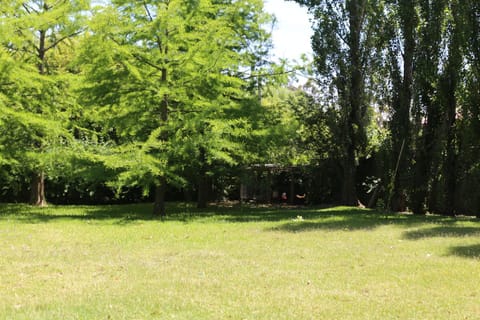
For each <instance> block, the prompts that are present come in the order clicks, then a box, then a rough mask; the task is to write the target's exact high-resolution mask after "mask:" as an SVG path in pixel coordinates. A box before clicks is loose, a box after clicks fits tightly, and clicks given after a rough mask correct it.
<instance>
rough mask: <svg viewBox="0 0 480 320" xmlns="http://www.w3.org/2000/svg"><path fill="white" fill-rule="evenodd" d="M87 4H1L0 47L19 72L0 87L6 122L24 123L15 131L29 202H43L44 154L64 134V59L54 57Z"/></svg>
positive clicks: (78, 27) (44, 0)
mask: <svg viewBox="0 0 480 320" xmlns="http://www.w3.org/2000/svg"><path fill="white" fill-rule="evenodd" d="M87 7H88V3H87V1H86V0H77V1H48V0H31V1H17V0H11V1H2V3H1V4H0V14H1V15H2V20H3V21H2V22H3V23H2V29H1V33H2V36H3V37H2V39H1V40H2V41H1V46H2V51H3V52H4V54H7V55H8V56H9V57H10V59H13V61H14V62H15V66H16V68H17V69H16V71H17V72H18V75H19V76H20V77H21V78H20V77H19V78H17V79H15V80H14V81H13V82H10V83H9V84H10V85H9V86H5V87H4V88H3V90H5V91H9V97H10V98H9V102H8V103H6V107H8V108H9V109H8V110H9V115H10V119H9V122H10V124H11V125H13V124H14V123H17V124H18V125H19V126H20V127H21V128H23V129H27V128H28V129H27V130H25V132H23V133H21V134H20V137H19V140H20V141H22V144H21V145H19V146H18V147H19V149H20V150H22V151H23V152H18V151H17V152H16V153H17V155H21V156H22V162H23V165H24V166H25V167H26V168H28V169H29V171H30V173H29V174H30V175H31V183H30V191H31V196H30V203H31V204H34V205H39V206H42V205H46V197H45V171H46V169H47V168H46V160H45V159H44V158H45V157H47V158H48V157H49V156H50V155H51V152H50V151H51V150H52V148H53V147H54V145H57V147H58V146H60V145H61V144H62V143H64V141H65V138H66V136H67V135H68V132H67V130H63V129H60V126H59V123H61V122H60V121H65V119H61V116H66V114H67V113H68V111H67V109H68V105H69V104H70V103H71V101H68V100H69V99H70V95H69V94H66V93H65V92H64V91H65V90H67V89H68V86H69V85H68V81H67V80H66V79H65V78H64V77H62V74H61V72H62V71H64V70H60V69H59V65H64V64H65V62H60V61H59V60H58V59H59V52H60V51H61V48H64V49H65V48H66V47H67V46H68V45H69V41H70V40H71V39H72V38H73V37H75V36H76V35H78V34H79V33H80V32H81V31H82V30H83V25H82V24H83V10H85V9H86V8H87ZM67 119H68V118H67ZM20 127H17V128H20ZM52 128H57V129H58V130H52ZM42 159H43V160H42Z"/></svg>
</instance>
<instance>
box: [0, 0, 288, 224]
mask: <svg viewBox="0 0 480 320" xmlns="http://www.w3.org/2000/svg"><path fill="white" fill-rule="evenodd" d="M262 7H263V3H262V1H259V0H244V1H231V0H225V1H211V0H191V1H190V0H189V1H184V0H169V1H164V0H157V1H153V0H151V1H124V0H115V1H110V3H108V4H105V3H103V4H102V5H99V6H96V7H94V8H92V7H90V4H89V3H88V2H87V1H83V0H75V1H48V0H31V1H18V0H11V1H2V3H1V4H0V18H1V22H0V44H1V47H0V69H1V73H0V108H1V113H0V125H1V127H0V131H1V135H0V165H1V166H2V176H1V180H2V182H3V185H4V186H5V188H4V193H5V192H10V193H12V192H15V191H18V192H20V191H21V189H22V188H23V189H25V181H26V180H28V181H30V185H29V187H28V189H29V190H30V194H31V197H30V202H31V203H32V204H35V205H45V204H46V197H45V179H46V177H48V180H49V181H59V182H63V185H64V186H65V192H67V191H68V189H69V188H70V189H71V188H74V189H77V190H80V189H81V188H88V186H91V185H95V184H97V185H98V184H104V183H105V184H107V185H108V186H109V187H112V188H113V187H115V188H117V190H122V188H124V187H130V188H137V189H141V190H143V191H144V193H145V194H147V193H149V192H152V193H153V194H154V195H155V196H154V200H155V206H154V212H155V214H158V215H165V200H166V199H165V193H166V186H167V185H178V186H185V187H187V188H188V186H195V188H196V189H197V190H198V193H199V194H198V196H199V206H205V205H206V201H207V195H206V193H205V191H206V190H207V189H208V188H206V187H205V186H206V184H207V183H208V180H209V178H210V177H212V176H213V175H221V174H222V170H223V171H225V170H234V168H235V167H237V166H239V165H240V164H245V163H249V162H257V161H266V160H265V157H266V156H268V154H273V153H272V152H270V151H269V150H270V149H271V147H272V145H271V144H270V141H271V138H275V139H276V140H277V141H278V140H279V139H282V137H283V135H279V134H278V131H279V130H280V131H282V130H283V131H285V130H288V128H277V129H273V127H274V126H275V124H276V123H278V122H279V121H278V119H277V118H278V117H281V114H278V115H275V114H274V115H273V116H272V115H271V114H268V112H267V111H268V110H267V109H266V108H263V107H261V104H260V100H259V96H258V95H259V93H260V92H261V88H262V87H264V86H265V87H266V86H268V82H272V81H277V80H279V77H278V76H275V75H276V74H278V75H281V72H277V71H276V70H275V68H276V67H275V66H274V65H273V64H267V63H266V62H265V59H266V58H267V57H268V49H269V47H270V46H271V45H270V40H269V33H268V32H267V31H266V30H267V28H266V26H268V25H269V24H271V23H272V17H271V16H269V15H268V14H265V13H264V12H263V10H262ZM268 75H271V76H268ZM267 76H268V77H267ZM270 124H272V125H270ZM262 157H263V160H262V159H260V158H262ZM91 190H93V189H91ZM79 192H85V191H79Z"/></svg>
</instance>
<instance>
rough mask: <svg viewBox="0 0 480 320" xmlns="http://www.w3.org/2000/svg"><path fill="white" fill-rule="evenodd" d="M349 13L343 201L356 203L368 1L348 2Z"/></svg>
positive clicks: (362, 132) (351, 203) (362, 114)
mask: <svg viewBox="0 0 480 320" xmlns="http://www.w3.org/2000/svg"><path fill="white" fill-rule="evenodd" d="M346 6H347V10H348V14H349V22H350V26H349V35H348V45H349V70H348V72H349V79H350V80H349V88H348V92H349V94H348V102H347V103H346V106H345V107H346V110H345V114H346V123H345V126H344V128H345V130H346V132H345V141H344V144H345V145H344V150H345V154H344V161H343V187H342V203H343V204H344V205H351V206H356V205H357V204H358V198H357V192H356V159H355V151H356V150H357V148H362V142H363V139H364V126H363V121H362V120H363V117H364V115H365V109H364V107H365V106H364V102H363V97H364V93H363V74H362V68H363V65H362V58H361V33H362V27H363V21H364V18H365V7H366V1H365V0H350V1H347V4H346Z"/></svg>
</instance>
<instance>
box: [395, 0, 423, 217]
mask: <svg viewBox="0 0 480 320" xmlns="http://www.w3.org/2000/svg"><path fill="white" fill-rule="evenodd" d="M399 11H400V21H401V24H402V25H401V28H402V34H403V43H404V45H403V46H404V53H403V77H402V79H401V80H400V79H397V81H394V83H395V84H396V85H395V86H396V90H399V92H398V93H397V95H396V97H397V98H396V99H394V103H393V108H394V113H393V116H392V124H391V126H392V127H391V131H392V133H393V134H392V140H393V141H392V142H393V157H392V160H393V162H392V163H393V164H394V165H395V172H394V175H393V177H392V179H393V185H392V190H390V193H391V195H390V198H391V199H390V204H389V205H390V208H391V209H392V210H393V211H405V210H406V195H405V189H406V186H405V182H404V181H405V180H406V178H405V177H406V175H407V171H408V167H409V164H408V159H409V158H410V157H409V156H408V155H409V154H410V134H411V132H410V109H411V102H412V85H413V63H414V54H415V48H416V41H415V27H416V25H417V17H416V13H415V3H414V1H413V0H403V1H401V3H400V4H399ZM394 55H396V53H395V54H394ZM392 63H395V64H396V63H397V62H396V61H392ZM399 70H400V69H397V70H395V71H396V72H394V73H395V74H397V77H399V75H400V72H398V71H399Z"/></svg>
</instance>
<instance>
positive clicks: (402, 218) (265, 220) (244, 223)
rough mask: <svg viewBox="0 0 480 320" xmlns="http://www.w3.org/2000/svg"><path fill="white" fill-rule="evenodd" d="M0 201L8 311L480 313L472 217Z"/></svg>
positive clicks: (273, 315) (477, 229) (217, 315)
mask: <svg viewBox="0 0 480 320" xmlns="http://www.w3.org/2000/svg"><path fill="white" fill-rule="evenodd" d="M150 210H151V206H150V205H125V206H95V207H81V206H72V207H55V206H52V207H47V208H31V207H28V206H23V205H1V206H0V243H1V246H0V280H1V281H0V318H1V319H478V318H480V304H479V303H478V301H480V286H479V285H478V284H479V272H480V259H479V258H480V223H479V222H478V219H475V218H456V219H455V218H445V217H439V216H426V217H416V216H412V215H404V214H402V215H400V214H385V213H380V212H376V211H371V210H365V209H357V208H347V207H334V208H269V207H265V208H248V207H243V208H240V207H234V208H227V207H214V208H212V209H208V210H204V211H199V210H197V209H194V208H193V207H190V206H189V205H186V204H172V205H170V208H169V212H170V215H169V217H168V218H167V219H166V220H164V221H161V220H159V219H156V218H154V217H152V216H151V215H150Z"/></svg>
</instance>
